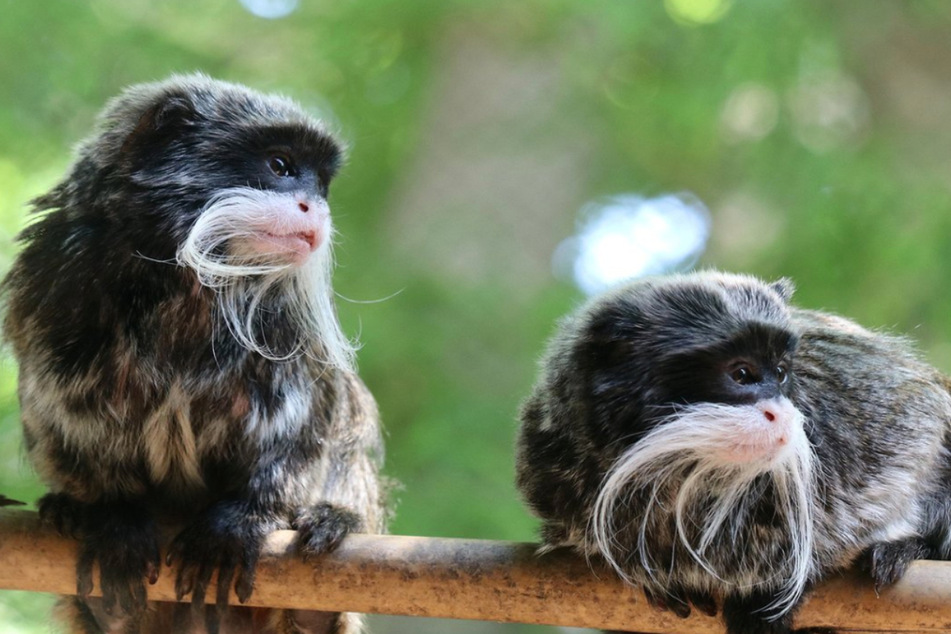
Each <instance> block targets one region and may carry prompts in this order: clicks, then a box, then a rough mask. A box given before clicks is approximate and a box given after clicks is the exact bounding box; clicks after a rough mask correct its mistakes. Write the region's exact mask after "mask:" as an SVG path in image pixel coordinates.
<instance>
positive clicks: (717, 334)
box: [519, 272, 812, 600]
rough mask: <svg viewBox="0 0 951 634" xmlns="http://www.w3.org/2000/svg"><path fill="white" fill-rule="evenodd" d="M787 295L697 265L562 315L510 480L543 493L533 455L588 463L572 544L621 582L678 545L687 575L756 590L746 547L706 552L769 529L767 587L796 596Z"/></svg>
mask: <svg viewBox="0 0 951 634" xmlns="http://www.w3.org/2000/svg"><path fill="white" fill-rule="evenodd" d="M791 293H792V287H791V285H790V284H789V283H788V282H785V281H782V282H778V283H774V284H765V283H763V282H761V281H759V280H756V279H754V278H751V277H747V276H738V275H727V274H721V273H715V272H704V273H695V274H689V275H678V276H671V277H666V278H657V279H651V280H646V281H639V282H635V283H633V284H630V285H628V286H625V287H622V288H620V289H618V290H616V291H614V292H610V293H608V294H607V295H605V296H603V297H600V298H597V299H595V300H594V301H592V302H591V303H589V304H588V305H587V306H586V307H584V308H582V309H581V310H580V311H579V312H578V313H577V314H575V315H574V316H572V317H570V318H568V319H567V320H566V321H565V322H564V323H563V324H562V328H561V330H560V332H559V334H558V335H556V337H555V339H554V341H553V344H552V346H551V348H550V350H549V353H548V356H547V358H546V359H545V360H544V362H543V366H544V372H543V378H542V380H541V382H540V384H539V385H538V386H537V387H536V391H535V393H534V395H533V397H532V398H531V399H530V400H529V401H528V403H527V404H526V407H525V409H524V410H523V414H522V419H523V430H522V437H521V441H520V465H519V469H520V475H519V480H520V485H522V486H523V488H531V487H532V486H545V485H544V483H542V482H540V481H539V480H533V478H532V477H531V476H529V475H527V474H528V470H530V469H531V465H530V463H531V462H532V461H533V460H534V461H536V462H537V465H536V466H538V465H541V461H542V460H544V459H545V458H544V457H543V456H545V455H548V456H550V455H551V453H550V452H551V450H552V447H554V446H559V445H560V446H564V447H568V446H570V447H572V451H573V453H574V455H573V457H572V458H571V459H570V460H571V461H572V462H573V463H574V464H576V465H577V464H580V463H581V462H582V461H583V462H584V463H585V464H588V465H594V466H591V467H590V469H591V470H592V471H593V474H585V478H586V480H587V481H588V482H592V486H593V487H595V489H596V490H594V491H590V492H589V493H587V494H584V496H585V499H584V500H583V501H582V505H583V506H584V508H585V510H584V511H583V513H582V514H581V517H582V518H584V521H586V522H587V526H586V527H585V529H584V536H583V537H582V541H583V542H585V543H584V544H583V546H584V547H585V548H586V549H591V550H595V551H599V552H600V553H601V554H602V555H604V557H605V558H606V559H607V560H608V562H609V563H611V564H612V565H613V566H614V567H615V568H616V569H617V570H618V572H619V573H620V574H622V575H623V576H628V577H631V576H634V577H638V578H640V579H641V580H642V581H643V574H640V573H637V572H636V571H635V570H634V569H639V570H640V572H641V573H643V572H644V571H646V572H647V574H648V576H649V577H651V578H654V576H655V575H656V574H661V573H658V570H660V571H663V569H664V567H665V565H666V564H665V563H661V562H664V561H666V559H667V558H671V561H673V559H672V558H673V556H674V555H673V553H674V551H675V550H676V551H678V552H680V553H681V554H680V555H678V557H677V560H678V561H679V562H680V563H679V564H678V565H679V566H684V569H689V568H690V567H691V566H693V567H694V568H695V569H696V571H697V574H696V575H694V577H691V578H692V579H698V578H700V577H703V575H706V576H707V577H708V578H709V579H708V580H713V579H721V580H722V579H727V580H732V582H734V583H737V584H743V583H755V579H757V574H758V572H762V571H761V570H760V567H762V566H763V562H760V561H754V560H753V559H755V557H756V556H758V555H751V559H749V560H748V561H740V562H739V563H737V562H730V563H728V564H724V563H723V562H722V561H720V560H718V559H717V558H716V556H715V554H714V550H716V549H726V550H727V551H728V552H730V553H732V552H733V551H734V550H736V549H742V548H749V549H750V550H751V551H752V550H757V549H758V548H759V546H758V544H753V543H748V544H746V545H745V546H744V545H743V540H744V539H749V540H758V539H760V538H759V537H757V536H761V535H765V534H766V533H770V532H771V531H779V534H781V535H782V537H781V538H779V539H777V540H776V541H777V543H781V544H783V547H784V548H785V549H786V552H787V553H788V560H787V561H786V562H777V563H776V564H775V566H776V568H777V570H778V569H780V564H783V565H786V566H787V569H783V573H784V575H785V578H784V579H783V580H782V581H781V582H780V584H779V585H782V584H787V588H786V589H787V590H788V595H786V596H785V598H786V599H789V600H791V599H792V597H793V596H798V594H799V593H800V592H801V589H802V587H803V584H804V583H805V579H806V574H807V572H808V568H809V555H810V551H811V541H812V538H811V523H810V504H811V501H810V500H811V493H810V488H811V476H810V473H811V449H810V446H809V443H808V440H807V438H806V435H805V432H804V428H803V424H804V420H803V416H802V414H801V413H800V412H799V410H798V409H797V408H796V406H795V405H794V404H793V402H792V400H791V399H790V396H791V395H792V393H793V390H795V376H794V365H793V358H794V354H795V350H796V345H797V335H796V333H795V331H794V330H793V329H792V327H791V324H790V315H789V308H788V305H787V301H788V299H789V296H790V295H791ZM542 468H548V467H542ZM570 469H571V467H570V466H569V468H568V472H570ZM576 479H578V480H580V478H576ZM529 498H530V500H531V499H532V495H531V493H529ZM536 507H537V506H536ZM543 515H544V513H543ZM767 515H768V516H769V517H770V518H771V519H770V522H772V523H771V524H770V525H769V527H768V530H766V531H760V530H758V529H757V528H756V526H755V524H756V522H757V521H758V520H757V517H761V516H767ZM728 538H729V539H728ZM730 539H735V540H738V541H737V542H731V541H729V540H730ZM721 540H724V541H723V542H722V543H720V542H721ZM745 556H746V555H743V554H740V555H736V557H738V558H739V559H740V560H742V559H743V558H744V557H745ZM770 565H773V564H770ZM773 574H774V573H770V576H772V575H773ZM751 579H753V580H754V581H751ZM697 584H698V585H702V583H700V582H699V581H698V582H697Z"/></svg>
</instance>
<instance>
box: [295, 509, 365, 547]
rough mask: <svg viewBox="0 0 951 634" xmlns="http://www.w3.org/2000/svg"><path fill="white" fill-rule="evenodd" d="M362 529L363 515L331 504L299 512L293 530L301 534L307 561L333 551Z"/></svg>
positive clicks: (300, 539) (299, 542)
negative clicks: (361, 516)
mask: <svg viewBox="0 0 951 634" xmlns="http://www.w3.org/2000/svg"><path fill="white" fill-rule="evenodd" d="M362 526H363V521H362V519H361V518H360V516H359V515H357V514H356V513H354V512H353V511H351V510H348V509H345V508H343V507H340V506H335V505H333V504H330V503H329V502H321V503H320V504H316V505H314V506H311V507H307V508H303V509H300V510H298V512H297V514H296V515H295V517H294V520H293V521H292V522H291V528H293V529H295V530H296V531H297V550H298V552H299V553H300V554H301V556H302V557H303V559H304V561H309V560H310V559H311V558H312V557H316V556H318V555H322V554H324V553H327V552H330V551H331V550H333V549H334V548H336V547H337V546H339V545H340V542H341V541H343V538H344V537H346V536H347V534H349V533H353V532H357V531H359V530H360V529H361V527H362Z"/></svg>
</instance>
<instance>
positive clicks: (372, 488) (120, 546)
mask: <svg viewBox="0 0 951 634" xmlns="http://www.w3.org/2000/svg"><path fill="white" fill-rule="evenodd" d="M340 162H341V148H340V146H339V145H338V143H337V142H336V141H335V140H334V138H333V137H332V136H331V134H330V133H329V132H328V131H327V130H326V129H325V128H324V126H323V125H322V124H321V123H319V122H318V121H317V120H315V119H313V118H311V117H310V116H308V115H307V114H305V113H304V112H303V111H302V110H301V109H300V107H298V106H297V105H296V104H294V103H293V102H291V101H289V100H287V99H284V98H280V97H274V96H265V95H261V94H258V93H256V92H252V91H251V90H248V89H246V88H243V87H241V86H238V85H234V84H229V83H225V82H221V81H215V80H212V79H209V78H207V77H205V76H201V75H192V76H177V77H173V78H171V79H169V80H167V81H164V82H160V83H154V84H144V85H138V86H133V87H131V88H128V89H127V90H125V91H124V92H123V93H122V94H121V95H119V96H118V97H117V98H115V99H114V100H113V101H111V102H110V103H109V104H108V105H107V107H106V108H105V110H104V111H103V113H102V114H101V116H100V119H99V127H98V131H97V132H96V133H95V134H93V136H91V137H90V138H89V139H87V140H86V141H85V142H84V143H82V144H81V145H80V147H79V149H78V156H77V158H76V160H75V163H74V164H73V166H72V168H71V169H70V171H69V173H68V175H67V176H66V177H65V179H64V180H63V181H62V182H61V183H60V184H59V185H57V186H56V187H55V188H53V190H52V191H50V192H49V193H47V194H46V195H43V196H41V197H39V198H37V199H36V200H35V201H34V206H35V211H36V212H45V213H43V215H42V216H40V217H39V218H38V219H37V220H36V221H35V222H34V223H33V224H31V225H30V226H29V227H28V228H27V229H26V230H25V231H24V232H23V233H22V234H21V236H20V240H21V242H22V243H23V251H22V252H21V254H20V255H19V257H18V258H17V260H16V262H15V263H14V265H13V268H12V270H11V271H10V273H9V274H8V275H7V277H6V280H5V281H4V283H3V290H4V293H5V297H6V302H7V313H6V317H5V321H4V330H5V334H6V338H7V339H8V340H9V342H10V343H11V344H12V348H13V351H14V353H15V355H16V358H17V360H18V362H19V368H20V375H19V396H20V403H21V409H22V420H23V430H24V436H25V444H26V448H27V451H28V453H29V457H30V459H31V461H32V463H33V465H34V466H35V467H36V469H37V471H38V472H39V474H40V476H41V477H42V478H43V480H44V481H45V482H46V483H47V484H48V485H49V488H50V493H49V494H47V495H46V496H45V497H43V498H42V500H41V501H40V502H39V509H40V514H41V516H42V518H43V519H45V520H46V521H48V522H50V523H52V524H54V525H56V526H57V527H59V528H60V529H61V530H63V531H65V532H68V533H74V534H76V535H78V537H79V538H80V540H81V546H80V556H79V566H78V590H79V598H77V599H75V600H69V601H66V602H65V605H64V606H63V608H62V609H63V611H65V612H66V613H67V615H68V618H69V620H70V621H71V622H72V625H73V627H74V629H75V631H79V632H100V631H108V632H118V631H125V632H140V631H141V632H152V631H156V632H158V631H176V632H178V631H191V630H192V629H193V628H200V627H201V625H200V624H201V623H202V621H205V620H207V622H208V629H209V630H215V629H217V628H218V627H219V625H220V627H221V629H223V630H225V631H250V630H251V629H252V628H253V629H254V631H274V632H296V631H307V632H316V631H320V632H324V631H328V632H329V631H334V632H344V631H345V632H353V631H356V630H357V629H359V619H357V618H356V617H355V616H353V615H329V614H320V613H302V612H278V611H268V610H251V609H246V608H240V607H233V608H227V609H226V606H227V600H228V597H227V593H228V591H229V588H230V587H231V586H234V588H235V590H236V592H237V596H238V598H239V599H240V600H242V601H244V600H247V598H248V597H249V596H250V594H251V592H252V588H253V583H254V570H255V563H256V561H257V558H258V553H259V548H260V546H261V543H262V540H263V539H264V537H265V535H267V534H268V533H269V532H271V531H274V530H276V529H286V528H294V529H297V530H298V531H299V532H298V541H297V544H296V547H297V550H298V551H299V552H300V554H301V555H302V556H304V557H310V556H313V555H318V554H320V553H323V552H325V551H327V550H329V549H331V548H333V547H334V546H335V545H336V544H337V543H338V542H339V541H340V540H341V538H342V537H343V536H344V535H345V534H346V533H347V532H349V531H354V530H359V531H367V532H377V531H381V530H382V529H383V514H382V512H381V504H380V493H379V491H378V467H379V464H378V463H379V460H380V457H381V442H380V434H379V428H378V421H377V410H376V406H375V404H374V401H373V399H372V397H371V396H370V394H369V393H368V392H367V390H366V388H365V387H364V385H363V384H362V383H361V381H360V379H359V378H358V377H357V375H356V374H355V373H354V369H353V349H352V346H351V344H350V342H349V341H348V340H347V338H346V337H344V335H343V334H342V333H341V330H340V327H339V325H338V322H337V318H336V312H335V308H334V303H333V292H332V289H331V286H330V271H331V254H330V241H331V234H332V229H331V221H330V216H329V208H328V205H327V188H328V186H329V184H330V181H331V179H332V178H333V177H334V174H335V173H336V172H337V169H338V167H339V165H340ZM162 525H183V526H184V528H183V529H182V530H181V531H180V532H178V533H177V537H175V538H174V541H173V542H172V544H171V546H170V549H169V557H168V563H169V564H171V565H175V567H176V568H177V571H176V574H177V578H176V589H177V592H178V594H179V596H180V598H181V597H184V596H187V595H189V594H191V597H192V607H191V608H189V606H187V605H180V606H178V607H176V608H173V607H170V606H165V607H159V605H158V604H156V605H149V606H148V607H146V603H145V600H146V592H145V581H146V580H149V581H153V582H154V580H155V579H156V577H157V575H158V574H159V571H160V562H159V533H158V532H157V531H158V528H159V527H160V526H162ZM94 563H95V564H98V565H99V568H100V570H101V575H100V580H101V588H102V592H103V599H102V600H96V599H90V598H88V593H89V592H90V590H91V587H92V572H91V571H92V567H93V564H94ZM215 573H217V578H218V580H219V584H218V588H219V591H218V595H217V609H214V608H209V609H207V610H206V609H205V608H204V598H205V594H206V590H207V586H208V584H209V581H210V579H211V578H212V576H213V575H214V574H215Z"/></svg>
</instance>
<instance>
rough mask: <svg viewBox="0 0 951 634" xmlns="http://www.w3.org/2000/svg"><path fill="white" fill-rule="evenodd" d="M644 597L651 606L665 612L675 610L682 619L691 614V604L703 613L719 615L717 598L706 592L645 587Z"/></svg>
mask: <svg viewBox="0 0 951 634" xmlns="http://www.w3.org/2000/svg"><path fill="white" fill-rule="evenodd" d="M644 597H645V598H646V599H647V603H648V604H649V605H650V606H651V607H653V608H655V609H657V610H661V611H665V612H666V611H670V612H673V613H674V614H676V615H677V616H679V617H680V618H682V619H685V618H687V617H688V616H690V606H691V605H693V607H694V608H696V609H697V611H698V612H700V613H701V614H706V615H707V616H716V615H717V602H716V599H714V598H713V596H712V595H710V594H707V593H704V592H696V591H689V590H683V589H681V588H668V589H666V590H651V589H648V588H644Z"/></svg>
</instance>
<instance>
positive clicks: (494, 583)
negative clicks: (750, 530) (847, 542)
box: [0, 509, 951, 634]
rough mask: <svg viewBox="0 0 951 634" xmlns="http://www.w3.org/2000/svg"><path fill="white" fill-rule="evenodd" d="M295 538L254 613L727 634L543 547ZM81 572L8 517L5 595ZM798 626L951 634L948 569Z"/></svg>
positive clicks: (160, 590) (812, 613)
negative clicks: (313, 549)
mask: <svg viewBox="0 0 951 634" xmlns="http://www.w3.org/2000/svg"><path fill="white" fill-rule="evenodd" d="M293 536H294V533H293V532H291V531H279V532H277V533H274V534H273V535H271V536H270V537H269V539H268V541H267V545H266V548H265V552H264V554H263V557H262V559H261V562H260V564H259V566H258V573H257V581H256V584H255V590H254V594H253V596H252V597H251V600H250V601H249V602H248V603H249V604H250V605H258V606H272V607H286V608H302V609H313V610H327V611H338V610H339V611H352V612H371V613H380V614H399V615H407V616H430V617H444V618H457V619H478V620H485V621H507V622H522V623H538V624H551V625H568V626H576V627H594V628H604V629H622V630H627V631H638V632H684V633H685V634H694V633H702V632H722V630H723V628H722V625H721V624H720V622H719V621H718V620H717V619H713V618H710V617H705V616H699V615H698V616H692V617H690V618H689V619H686V620H680V619H678V618H676V617H674V616H672V615H670V614H668V613H662V612H657V611H655V610H653V609H651V608H650V607H649V606H648V605H647V604H646V603H645V601H644V598H643V595H642V594H641V593H640V592H639V591H637V590H635V589H633V588H631V587H628V586H626V585H624V584H623V583H621V582H620V581H618V580H617V578H616V577H615V576H614V575H613V574H612V573H610V572H609V571H606V570H604V569H594V570H593V569H592V567H590V566H589V565H588V563H587V562H585V561H584V559H583V558H580V557H577V556H575V555H573V554H572V553H569V552H552V553H548V554H546V555H543V556H537V555H535V548H536V546H535V545H534V544H521V543H509V542H494V541H485V540H465V539H441V538H428V537H403V536H395V535H392V536H370V535H352V536H350V537H349V538H347V539H346V540H345V542H344V543H343V544H342V545H341V546H340V548H339V549H338V550H337V551H335V552H333V553H331V554H329V555H326V556H324V557H323V558H321V559H320V560H319V561H317V562H312V563H310V564H304V563H303V562H301V561H299V560H298V558H297V557H296V556H295V555H294V553H293V552H292V548H291V544H292V540H293ZM75 565H76V542H75V541H73V540H70V539H63V538H60V537H58V536H57V535H55V534H54V533H53V532H51V531H50V530H48V529H46V528H44V527H42V526H41V525H40V524H39V522H38V520H37V517H36V514H35V513H31V512H27V511H13V510H8V509H7V510H2V511H0V588H6V589H19V590H31V591H35V592H52V593H56V594H74V593H75V592H76V583H75ZM148 592H149V599H150V600H156V601H174V600H175V594H174V589H173V576H172V572H171V571H170V570H169V569H168V568H163V570H162V574H161V576H160V578H159V582H158V583H157V584H156V585H154V586H149V588H148ZM94 594H95V593H94ZM208 596H209V598H211V597H214V596H215V593H214V592H213V591H210V592H209V593H208ZM232 600H233V601H235V600H236V599H234V598H232ZM796 623H797V626H800V627H805V626H824V627H834V626H839V627H845V628H848V629H850V630H862V631H869V632H876V631H877V632H881V631H890V632H900V631H905V632H910V631H919V632H920V631H928V630H932V631H934V630H941V629H951V563H938V562H930V561H923V562H916V563H915V564H914V565H913V566H912V567H911V569H910V571H909V572H908V574H907V575H906V576H905V578H904V579H903V580H902V581H901V582H900V583H898V584H897V585H896V586H894V587H893V588H890V589H888V590H886V591H884V592H883V593H882V595H881V596H880V597H877V596H876V595H875V592H874V591H873V589H872V586H871V583H870V582H869V581H868V580H866V579H863V578H860V577H859V576H858V575H856V574H848V575H844V576H842V577H839V578H835V579H832V580H830V581H828V582H827V583H825V584H823V585H822V586H821V587H820V588H818V589H817V590H816V591H815V592H813V593H812V594H811V595H810V598H809V600H808V602H807V603H806V605H805V606H804V607H803V609H802V610H801V612H800V614H799V617H798V618H797V620H796Z"/></svg>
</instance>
